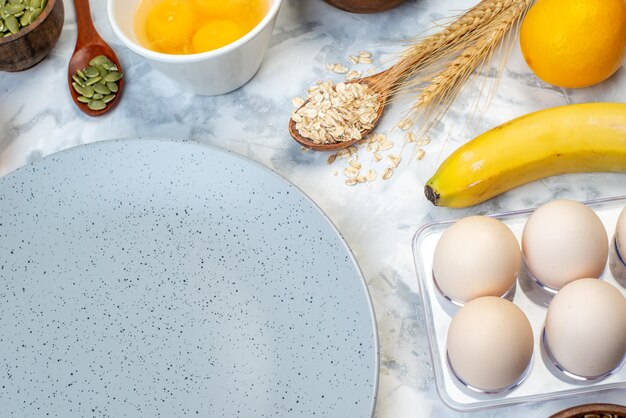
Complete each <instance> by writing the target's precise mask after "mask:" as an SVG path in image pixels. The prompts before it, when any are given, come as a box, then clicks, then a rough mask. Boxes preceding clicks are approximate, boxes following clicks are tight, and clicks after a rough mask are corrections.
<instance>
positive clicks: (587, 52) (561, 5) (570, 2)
mask: <svg viewBox="0 0 626 418" xmlns="http://www.w3.org/2000/svg"><path fill="white" fill-rule="evenodd" d="M520 45H521V48H522V53H523V55H524V58H525V59H526V62H527V63H528V66H529V67H530V68H531V69H532V70H533V72H534V73H535V74H536V75H537V77H539V78H541V79H542V80H544V81H546V82H547V83H550V84H554V85H556V86H561V87H567V88H577V87H587V86H592V85H594V84H597V83H600V82H601V81H604V80H606V79H607V78H609V77H610V76H611V75H613V73H615V71H617V69H618V68H619V67H620V65H621V64H622V61H623V60H624V56H625V54H626V0H537V2H536V3H535V5H534V6H533V7H531V9H530V10H529V11H528V14H527V15H526V18H525V19H524V22H523V23H522V28H521V32H520Z"/></svg>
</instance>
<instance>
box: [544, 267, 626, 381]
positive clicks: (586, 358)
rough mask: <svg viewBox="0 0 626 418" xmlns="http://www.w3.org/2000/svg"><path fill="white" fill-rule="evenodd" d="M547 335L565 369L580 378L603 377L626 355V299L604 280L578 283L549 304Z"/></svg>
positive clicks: (567, 288)
mask: <svg viewBox="0 0 626 418" xmlns="http://www.w3.org/2000/svg"><path fill="white" fill-rule="evenodd" d="M545 333H546V342H547V345H548V349H549V351H550V353H551V354H552V356H553V357H554V359H555V360H556V361H557V362H558V364H559V365H560V366H561V367H562V368H563V369H565V370H567V371H568V372H570V373H573V374H574V375H577V376H581V377H587V378H593V377H598V376H602V375H604V374H606V373H608V372H610V371H611V370H613V369H614V368H615V367H617V366H618V365H619V364H620V362H621V361H622V360H623V358H624V354H625V353H626V299H624V296H623V295H622V294H621V293H620V291H619V290H617V289H616V288H615V287H613V286H612V285H610V284H609V283H606V282H604V281H602V280H597V279H581V280H576V281H574V282H572V283H569V284H568V285H566V286H564V287H563V288H562V289H561V290H560V291H559V293H558V294H557V295H556V296H555V297H554V299H553V300H552V302H551V303H550V306H549V307H548V314H547V317H546V324H545Z"/></svg>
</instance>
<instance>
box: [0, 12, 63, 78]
mask: <svg viewBox="0 0 626 418" xmlns="http://www.w3.org/2000/svg"><path fill="white" fill-rule="evenodd" d="M64 17H65V10H64V9H63V0H48V4H47V5H46V8H45V9H44V11H43V12H42V13H41V15H40V16H39V17H38V18H37V19H36V20H35V21H34V22H33V23H31V24H30V25H28V26H26V27H25V28H24V29H22V30H20V31H19V32H17V33H16V34H14V35H11V36H6V37H4V38H0V71H22V70H25V69H27V68H30V67H32V66H34V65H35V64H37V63H38V62H39V61H41V60H42V59H44V58H45V57H46V56H47V55H48V54H49V53H50V51H51V50H52V48H53V47H54V45H55V44H56V43H57V41H58V40H59V36H61V29H63V19H64Z"/></svg>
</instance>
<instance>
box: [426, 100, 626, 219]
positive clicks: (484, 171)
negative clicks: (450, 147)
mask: <svg viewBox="0 0 626 418" xmlns="http://www.w3.org/2000/svg"><path fill="white" fill-rule="evenodd" d="M601 171H605V172H626V103H587V104H576V105H569V106H562V107H555V108H552V109H547V110H542V111H539V112H535V113H530V114H528V115H525V116H522V117H519V118H517V119H514V120H512V121H510V122H508V123H505V124H504V125H500V126H498V127H497V128H494V129H492V130H490V131H487V132H485V133H483V134H482V135H480V136H478V137H476V138H474V139H473V140H471V141H469V142H468V143H467V144H465V145H463V146H461V147H460V148H459V149H457V150H456V151H455V152H453V153H452V154H451V155H450V156H449V157H448V158H447V159H446V160H445V161H444V162H443V163H442V164H441V166H440V167H439V169H438V170H437V172H436V173H435V175H434V176H433V177H432V178H431V179H430V180H428V182H427V183H426V188H425V193H426V197H427V198H428V199H429V200H430V201H431V202H433V203H434V204H435V205H437V206H447V207H457V208H458V207H467V206H472V205H476V204H478V203H481V202H484V201H485V200H487V199H490V198H492V197H494V196H496V195H499V194H500V193H504V192H506V191H507V190H510V189H512V188H514V187H517V186H520V185H522V184H525V183H528V182H531V181H535V180H538V179H541V178H544V177H549V176H554V175H557V174H564V173H576V172H580V173H583V172H601Z"/></svg>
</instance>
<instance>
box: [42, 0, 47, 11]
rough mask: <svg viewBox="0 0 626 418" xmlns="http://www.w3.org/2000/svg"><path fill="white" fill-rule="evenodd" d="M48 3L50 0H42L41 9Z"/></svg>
mask: <svg viewBox="0 0 626 418" xmlns="http://www.w3.org/2000/svg"><path fill="white" fill-rule="evenodd" d="M47 5H48V0H41V10H43V9H45V8H46V6H47Z"/></svg>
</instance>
